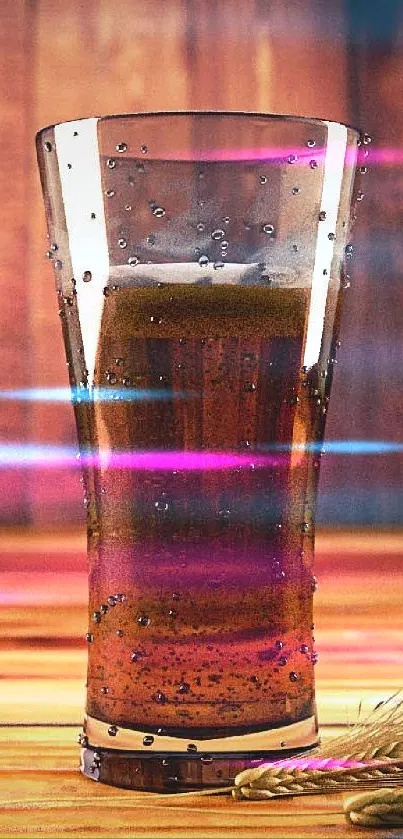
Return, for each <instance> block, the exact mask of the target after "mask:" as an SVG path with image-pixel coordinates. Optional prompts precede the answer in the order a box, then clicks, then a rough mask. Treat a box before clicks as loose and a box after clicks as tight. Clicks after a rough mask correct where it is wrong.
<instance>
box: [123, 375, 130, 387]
mask: <svg viewBox="0 0 403 839" xmlns="http://www.w3.org/2000/svg"><path fill="white" fill-rule="evenodd" d="M131 384H132V380H131V378H130V376H123V378H122V385H123V386H124V387H131Z"/></svg>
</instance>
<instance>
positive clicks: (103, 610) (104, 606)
mask: <svg viewBox="0 0 403 839" xmlns="http://www.w3.org/2000/svg"><path fill="white" fill-rule="evenodd" d="M99 611H100V612H101V615H106V613H107V612H108V611H109V606H108V605H107V604H106V603H102V605H101V606H100V607H99Z"/></svg>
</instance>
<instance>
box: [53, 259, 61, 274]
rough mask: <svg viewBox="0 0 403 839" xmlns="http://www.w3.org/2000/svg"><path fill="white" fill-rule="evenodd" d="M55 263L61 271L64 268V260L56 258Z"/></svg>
mask: <svg viewBox="0 0 403 839" xmlns="http://www.w3.org/2000/svg"><path fill="white" fill-rule="evenodd" d="M53 265H54V267H55V268H57V270H58V271H60V269H61V268H63V262H62V261H61V259H55V261H54V263H53Z"/></svg>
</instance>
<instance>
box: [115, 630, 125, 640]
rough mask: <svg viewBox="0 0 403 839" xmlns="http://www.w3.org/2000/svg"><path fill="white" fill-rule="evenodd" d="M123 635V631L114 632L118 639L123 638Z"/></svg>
mask: <svg viewBox="0 0 403 839" xmlns="http://www.w3.org/2000/svg"><path fill="white" fill-rule="evenodd" d="M124 634H125V633H124V632H123V629H117V630H116V635H117V636H118V638H123V636H124Z"/></svg>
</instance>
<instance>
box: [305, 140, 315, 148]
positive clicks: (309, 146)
mask: <svg viewBox="0 0 403 839" xmlns="http://www.w3.org/2000/svg"><path fill="white" fill-rule="evenodd" d="M306 144H307V146H308V149H313V148H314V146H316V141H315V140H312V139H311V140H307V141H306Z"/></svg>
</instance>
